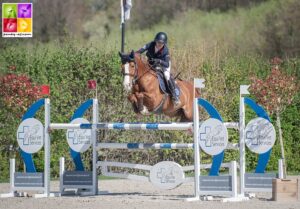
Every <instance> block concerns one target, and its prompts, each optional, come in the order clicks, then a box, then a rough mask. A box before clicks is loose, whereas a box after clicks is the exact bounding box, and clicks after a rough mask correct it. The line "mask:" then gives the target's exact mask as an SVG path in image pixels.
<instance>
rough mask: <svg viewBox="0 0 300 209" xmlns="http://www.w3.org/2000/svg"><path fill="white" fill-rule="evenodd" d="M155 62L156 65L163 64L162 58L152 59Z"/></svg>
mask: <svg viewBox="0 0 300 209" xmlns="http://www.w3.org/2000/svg"><path fill="white" fill-rule="evenodd" d="M152 61H153V63H154V64H155V65H160V64H161V60H160V59H152Z"/></svg>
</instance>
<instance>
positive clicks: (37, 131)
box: [17, 118, 44, 154]
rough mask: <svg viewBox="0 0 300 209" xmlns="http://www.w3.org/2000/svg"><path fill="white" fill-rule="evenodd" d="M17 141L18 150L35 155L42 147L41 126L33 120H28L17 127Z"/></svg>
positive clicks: (42, 129) (42, 128)
mask: <svg viewBox="0 0 300 209" xmlns="http://www.w3.org/2000/svg"><path fill="white" fill-rule="evenodd" d="M17 141H18V144H19V146H20V148H21V149H22V150H23V151H24V152H26V153H30V154H32V153H35V152H37V151H39V150H40V149H41V148H42V147H43V145H44V127H43V124H42V123H41V122H40V121H39V120H37V119H35V118H28V119H26V120H24V121H23V122H22V123H21V124H20V125H19V127H18V131H17Z"/></svg>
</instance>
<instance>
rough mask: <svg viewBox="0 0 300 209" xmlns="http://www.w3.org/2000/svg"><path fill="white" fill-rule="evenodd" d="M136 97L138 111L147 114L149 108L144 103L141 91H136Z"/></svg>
mask: <svg viewBox="0 0 300 209" xmlns="http://www.w3.org/2000/svg"><path fill="white" fill-rule="evenodd" d="M136 97H137V100H138V110H139V112H140V113H141V114H143V115H147V114H149V110H148V108H147V107H146V106H145V104H144V99H145V98H144V97H145V95H144V94H143V93H136Z"/></svg>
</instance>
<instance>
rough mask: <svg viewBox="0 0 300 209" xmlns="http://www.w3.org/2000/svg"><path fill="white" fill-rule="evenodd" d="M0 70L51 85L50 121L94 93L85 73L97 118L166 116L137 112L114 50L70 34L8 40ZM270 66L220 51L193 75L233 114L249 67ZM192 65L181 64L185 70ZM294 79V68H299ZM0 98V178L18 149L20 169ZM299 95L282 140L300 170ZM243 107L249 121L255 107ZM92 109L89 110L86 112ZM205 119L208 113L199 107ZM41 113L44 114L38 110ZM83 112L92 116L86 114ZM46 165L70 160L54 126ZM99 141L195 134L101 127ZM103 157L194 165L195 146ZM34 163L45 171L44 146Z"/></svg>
mask: <svg viewBox="0 0 300 209" xmlns="http://www.w3.org/2000/svg"><path fill="white" fill-rule="evenodd" d="M0 61H1V62H0V73H1V75H4V74H6V73H12V71H10V70H9V66H11V65H15V66H16V70H15V71H13V73H16V74H26V75H28V76H30V77H31V79H32V80H33V82H35V83H36V84H39V85H40V84H49V85H50V86H51V95H50V99H51V120H52V121H53V122H68V121H69V119H70V118H71V116H72V113H73V111H74V110H75V109H76V108H77V107H78V106H79V105H80V104H81V103H82V102H84V101H85V100H87V99H89V98H92V97H94V92H91V91H89V90H88V89H87V87H86V86H87V85H86V83H87V80H89V79H96V80H97V83H98V99H99V102H100V120H101V121H110V122H123V121H124V122H125V121H126V122H136V121H139V122H161V121H170V119H169V118H166V117H163V116H154V115H151V116H148V117H141V118H137V117H136V115H135V114H134V113H133V110H132V108H131V105H130V104H129V102H128V101H127V97H126V95H125V93H124V92H123V88H122V75H121V73H120V60H119V57H118V54H117V50H115V51H111V52H104V51H102V50H100V49H97V48H95V47H93V46H92V45H90V46H84V47H82V46H80V47H78V46H77V44H76V43H75V42H74V41H67V42H65V43H64V44H59V43H51V44H48V45H42V44H35V45H28V46H26V45H24V44H22V45H21V44H20V45H18V47H16V46H15V45H14V46H9V45H8V44H7V45H6V47H5V48H4V50H1V51H0ZM299 63H300V62H299V59H293V60H286V61H285V62H284V66H283V69H285V70H286V71H287V72H288V73H295V72H298V71H297V69H299V66H300V64H299ZM268 70H269V65H268V60H267V59H265V58H262V57H253V56H252V57H250V56H247V55H245V56H236V57H225V58H224V59H222V60H221V61H220V62H219V63H218V65H216V64H215V63H213V62H212V61H207V62H204V63H203V64H202V65H201V66H200V67H199V68H197V69H194V70H193V71H192V73H193V74H195V75H199V74H201V76H202V77H204V78H205V79H206V80H207V81H206V86H207V88H206V89H205V90H204V91H203V97H204V98H206V99H208V100H209V101H211V102H212V103H213V104H214V105H215V106H216V107H217V108H218V109H219V110H220V112H221V114H222V116H223V118H224V119H225V121H237V120H238V102H239V100H238V91H239V85H240V84H247V83H249V80H248V77H249V75H250V74H256V75H259V76H261V77H264V76H265V75H266V72H267V71H268ZM187 72H190V71H184V70H183V74H186V73H187ZM298 78H299V75H298ZM2 99H3V98H0V102H1V109H0V120H1V127H0V144H1V148H0V149H1V152H0V173H1V175H0V180H6V179H7V178H8V176H9V157H10V156H16V158H17V166H18V168H17V169H18V170H22V169H23V163H22V160H21V159H20V156H19V154H18V151H15V152H10V151H9V147H10V145H13V146H14V147H15V148H17V143H16V129H17V127H18V124H19V123H20V121H21V120H20V117H18V116H17V115H16V114H14V113H13V112H11V111H9V110H8V109H7V107H5V106H4V105H3V102H2V101H1V100H2ZM299 109H300V97H299V94H298V95H297V98H296V99H295V100H294V103H293V104H292V105H291V106H290V107H289V108H288V109H287V110H286V111H285V112H284V114H283V115H282V120H283V121H282V126H283V134H284V140H285V145H286V155H287V163H288V169H289V171H293V172H299V171H300V164H299V157H300V156H299V155H300V149H299V146H300V145H299V143H297V142H298V141H299V140H300V134H299V133H300V131H299V125H300V119H299ZM249 112H250V111H248V113H247V118H248V120H250V119H251V117H253V116H254V113H252V112H250V113H249ZM89 113H90V112H89ZM201 117H202V118H203V119H204V118H206V117H207V115H206V114H205V113H201ZM38 118H39V119H40V120H43V112H42V111H40V113H39V114H38ZM87 118H88V119H89V117H88V115H87ZM51 136H52V137H51V168H52V170H51V172H52V176H53V177H57V176H58V174H59V157H61V156H64V157H66V158H67V161H66V166H67V168H68V169H72V168H73V167H74V165H73V163H72V161H71V159H70V156H69V148H68V145H67V143H66V137H65V131H62V130H61V131H54V132H53V133H52V135H51ZM230 136H231V137H230V141H233V142H237V141H238V135H237V132H235V131H230ZM99 141H101V142H104V141H107V142H149V143H150V142H192V136H191V135H189V134H188V133H182V132H167V131H165V132H151V133H150V132H147V131H141V132H133V131H117V130H116V131H105V132H104V131H101V132H100V133H99ZM279 151H280V149H279V143H278V142H276V144H275V146H274V151H273V153H272V157H271V161H270V163H269V166H268V169H269V170H276V168H277V159H278V157H279V155H280V153H279ZM238 157H239V155H238V152H237V151H228V152H226V154H225V161H226V162H228V161H230V160H233V159H236V160H238ZM83 158H84V161H85V166H86V168H87V169H89V168H90V164H91V151H90V150H89V151H88V152H86V153H84V154H83ZM247 158H248V159H247V162H248V167H247V170H253V169H254V168H255V165H256V162H257V156H256V155H254V154H247ZM101 159H107V160H117V161H124V162H137V163H146V164H154V163H156V162H159V161H161V160H176V161H177V162H179V163H180V164H182V165H188V164H192V162H193V152H192V150H180V151H176V150H151V151H127V150H121V151H109V150H103V151H101ZM34 160H35V163H36V165H37V168H38V170H43V151H40V152H38V153H37V154H35V155H34ZM210 161H211V157H209V156H207V155H205V154H203V156H202V162H204V163H208V162H210Z"/></svg>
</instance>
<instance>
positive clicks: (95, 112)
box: [92, 99, 98, 195]
mask: <svg viewBox="0 0 300 209" xmlns="http://www.w3.org/2000/svg"><path fill="white" fill-rule="evenodd" d="M93 124H98V99H93ZM97 138H98V137H97V127H96V126H95V125H93V126H92V145H93V166H92V167H93V168H92V170H93V191H92V192H93V194H94V195H97V194H98V175H97V162H98V153H97V145H98V143H97Z"/></svg>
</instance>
